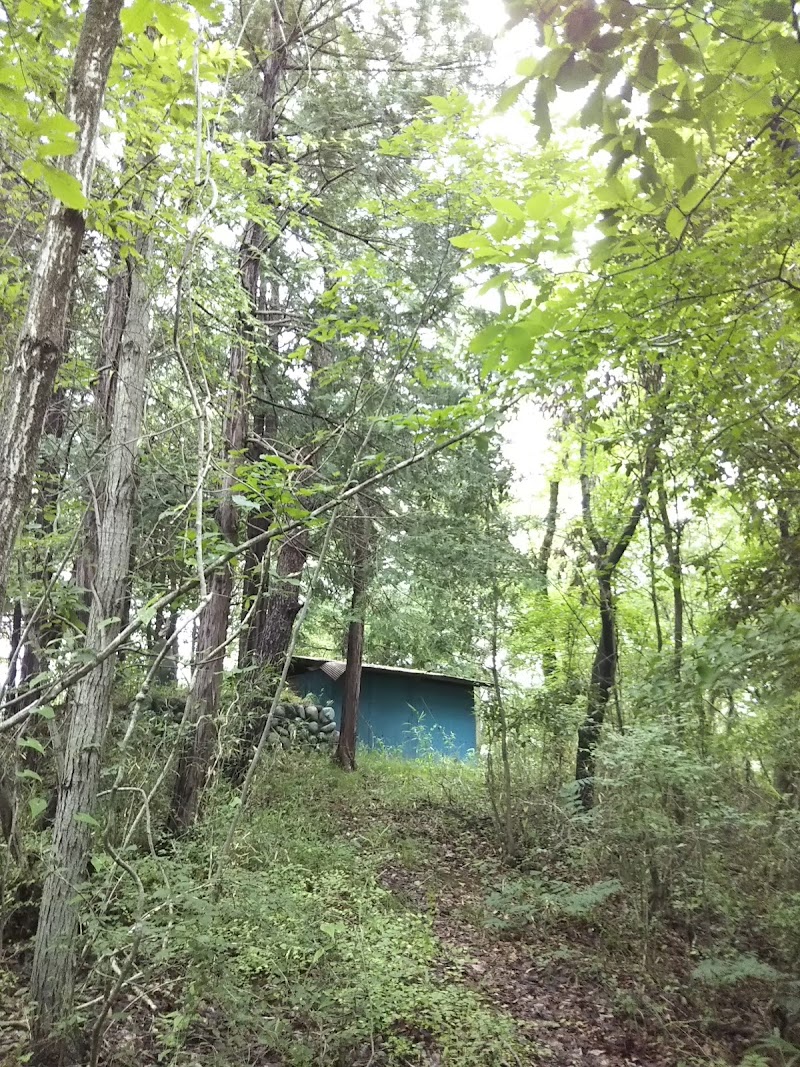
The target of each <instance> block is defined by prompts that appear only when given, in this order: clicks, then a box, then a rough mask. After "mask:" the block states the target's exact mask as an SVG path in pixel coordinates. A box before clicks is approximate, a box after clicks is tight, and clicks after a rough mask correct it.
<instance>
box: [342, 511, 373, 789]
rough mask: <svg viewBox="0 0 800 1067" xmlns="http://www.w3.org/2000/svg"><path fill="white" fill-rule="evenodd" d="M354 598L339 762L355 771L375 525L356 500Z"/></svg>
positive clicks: (343, 696)
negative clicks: (366, 614) (365, 617)
mask: <svg viewBox="0 0 800 1067" xmlns="http://www.w3.org/2000/svg"><path fill="white" fill-rule="evenodd" d="M352 529H353V541H352V559H353V595H352V599H351V602H350V624H349V626H348V630H347V667H346V669H345V672H344V683H343V694H342V720H341V724H340V729H339V743H338V745H337V747H336V761H337V762H338V764H339V765H340V767H342V768H343V769H344V770H346V771H354V770H355V769H356V737H357V733H358V713H359V705H360V701H361V667H362V662H363V659H364V615H365V613H366V607H367V594H368V592H369V583H370V576H371V569H372V568H371V563H372V540H373V538H372V522H371V520H370V519H369V517H368V516H367V515H366V514H365V513H364V511H363V510H362V507H361V503H360V501H358V500H357V501H356V514H355V516H354V518H353V520H352Z"/></svg>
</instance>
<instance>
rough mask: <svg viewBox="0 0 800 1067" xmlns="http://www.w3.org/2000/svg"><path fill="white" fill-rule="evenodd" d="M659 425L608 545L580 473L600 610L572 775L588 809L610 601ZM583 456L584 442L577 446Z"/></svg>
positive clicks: (610, 661) (603, 704) (611, 679)
mask: <svg viewBox="0 0 800 1067" xmlns="http://www.w3.org/2000/svg"><path fill="white" fill-rule="evenodd" d="M662 434H663V426H662V423H661V420H660V419H656V421H655V424H654V427H653V429H652V432H651V436H650V440H649V441H648V443H647V446H646V449H645V457H644V463H643V467H642V474H641V480H640V482H639V492H638V495H637V498H636V500H635V502H634V504H633V506H632V508H631V511H630V514H629V516H628V519H627V522H626V523H625V526H624V527H623V529H622V532H621V533H620V535H619V537H618V539H617V541H616V542H615V543H614V544H613V545H609V543H608V541H607V540H606V539H605V538H604V537H603V536H602V535H601V534H600V532H599V530H598V529H597V526H596V525H595V521H594V515H593V512H592V484H591V479H590V477H589V475H588V473H587V472H586V471H583V472H582V473H581V512H582V515H583V525H584V528H585V530H586V533H587V535H588V537H589V540H590V541H591V542H592V547H593V548H594V552H595V560H594V570H595V578H596V581H597V593H598V604H599V611H600V637H599V639H598V642H597V648H596V650H595V657H594V662H593V663H592V674H591V678H590V680H589V692H588V697H587V705H586V718H585V719H584V721H583V722H582V723H581V725H580V727H579V728H578V752H577V757H576V761H575V779H576V781H577V783H578V790H579V796H580V801H581V804H582V806H583V808H584V810H586V811H588V810H589V809H590V808H592V807H593V806H594V800H595V790H594V774H595V752H596V749H597V743H598V741H599V740H600V735H601V732H602V728H603V722H604V721H605V717H606V709H607V707H608V703H609V699H610V697H611V694H612V692H613V690H614V686H615V684H616V680H617V660H618V655H617V637H616V609H615V603H614V575H615V573H616V570H617V567H618V566H619V563H620V560H621V559H622V557H623V556H624V555H625V552H626V550H627V548H628V545H630V543H631V541H632V540H633V537H634V534H635V533H636V530H637V527H638V526H639V520H640V519H641V517H642V514H643V512H644V509H645V507H646V506H647V498H648V496H649V494H650V485H651V483H652V480H653V475H654V473H655V469H656V461H657V456H658V452H657V450H658V446H659V444H660V442H661V437H662ZM581 453H582V458H583V459H585V455H586V451H585V446H584V447H582V449H581Z"/></svg>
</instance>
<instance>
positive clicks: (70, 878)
mask: <svg viewBox="0 0 800 1067" xmlns="http://www.w3.org/2000/svg"><path fill="white" fill-rule="evenodd" d="M148 247H149V245H148V242H146V241H143V242H141V243H140V246H139V252H140V256H141V260H142V261H144V262H146V259H147V249H148ZM137 264H138V261H137V262H134V261H133V260H132V259H130V260H129V261H128V264H127V275H128V283H129V284H128V289H127V305H126V326H125V331H124V334H123V336H122V339H121V344H120V348H119V352H118V353H117V354H116V356H117V359H118V362H117V373H116V380H115V387H114V395H113V399H112V400H111V403H110V418H109V434H108V444H107V450H106V461H105V474H104V484H103V487H102V513H101V517H100V522H99V527H98V556H97V567H96V570H95V575H94V583H93V589H92V601H91V607H90V610H89V621H88V627H87V632H86V648H87V649H90V650H92V651H93V652H98V651H101V650H102V649H103V648H104V647H105V646H106V645H107V644H108V643H109V642H110V641H112V640H113V639H114V637H115V636H116V634H117V632H118V628H119V622H118V621H117V622H115V621H114V619H115V618H116V617H118V616H119V612H120V609H121V607H122V601H123V597H124V594H125V580H126V576H127V573H128V566H129V560H130V549H131V539H132V532H133V514H134V498H135V483H134V474H135V467H136V460H137V455H138V449H139V437H140V434H141V429H142V420H143V417H144V406H145V387H146V372H147V356H148V347H149V346H148V332H149V322H148V318H149V312H148V299H147V292H146V288H145V283H144V280H143V278H142V277H141V274H140V271H139V267H138V265H137ZM113 681H114V657H112V656H109V657H108V658H106V659H105V660H103V662H102V663H101V664H100V665H99V666H98V667H96V668H95V669H94V670H93V671H92V672H91V673H90V674H88V675H86V676H85V677H84V678H83V679H81V680H80V681H79V682H78V683H77V685H76V687H75V690H74V693H73V697H72V702H71V703H72V708H71V714H70V721H69V730H68V734H67V739H66V744H65V749H64V768H63V773H62V776H61V781H60V791H59V798H58V806H57V809H56V817H55V825H54V828H53V841H52V847H51V857H50V866H49V872H48V874H47V878H46V880H45V884H44V891H43V895H42V906H41V911H40V915H39V926H38V930H37V935H36V950H35V953H34V958H33V973H32V976H31V990H32V993H33V997H34V1000H35V1001H36V1005H37V1012H36V1016H35V1021H34V1039H35V1042H36V1047H37V1053H36V1055H37V1060H36V1061H35V1062H38V1063H50V1062H55V1061H60V1060H62V1059H64V1057H65V1056H66V1055H67V1054H68V1052H69V1050H70V1047H71V1046H73V1043H74V1037H75V1035H74V1032H70V1030H69V1021H70V1014H71V1009H72V995H73V984H74V977H75V952H76V944H75V942H76V937H77V926H78V898H77V891H78V887H79V885H80V883H81V882H82V881H83V879H84V877H85V872H86V863H87V859H88V855H89V848H90V839H91V819H92V818H93V814H94V812H95V808H96V800H97V789H98V782H99V775H100V761H101V754H102V748H103V742H104V739H105V731H106V724H107V722H108V713H109V704H110V699H111V690H112V685H113Z"/></svg>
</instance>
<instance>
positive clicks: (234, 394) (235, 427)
mask: <svg viewBox="0 0 800 1067" xmlns="http://www.w3.org/2000/svg"><path fill="white" fill-rule="evenodd" d="M284 6H285V5H284V0H276V2H275V3H274V4H273V5H272V17H271V21H270V27H269V32H268V35H267V44H266V47H265V58H264V59H263V61H262V62H261V63H260V64H258V66H257V69H258V72H259V74H260V76H261V86H260V92H259V97H260V100H259V103H260V105H261V108H260V115H259V120H258V127H257V130H256V132H255V139H256V140H258V141H259V142H260V143H261V144H262V145H263V152H262V159H263V161H264V162H265V163H266V164H270V163H272V162H273V155H274V144H273V142H274V137H275V123H276V107H277V99H278V88H279V85H280V79H281V75H282V73H283V67H284V63H285V60H286V47H287V41H286V39H285V37H284V34H285V27H284ZM266 244H267V235H266V233H265V230H264V227H263V226H262V224H261V223H260V222H256V221H254V220H252V219H251V220H250V221H248V223H247V226H246V227H245V232H244V234H243V236H242V241H241V244H240V245H239V284H240V286H241V289H242V292H243V294H244V296H245V299H246V303H247V310H246V311H244V312H242V314H241V315H240V317H239V322H238V324H237V333H238V339H237V341H236V343H235V344H234V345H233V346H232V347H231V352H230V357H229V363H228V399H227V405H226V413H225V429H224V440H225V475H224V478H223V486H222V502H221V504H220V507H219V509H218V512H217V522H218V525H219V527H220V530H221V532H222V534H223V536H224V537H225V538H226V540H228V541H229V542H230V543H231V544H234V543H236V541H238V536H239V516H238V509H237V508H236V505H235V504H234V502H233V493H232V489H233V486H234V485H235V484H236V482H237V481H238V478H237V477H236V467H237V466H238V465H239V463H240V462H241V453H242V451H243V449H244V447H245V444H246V442H247V436H248V434H247V427H248V421H249V413H250V396H251V367H250V361H251V349H252V342H253V330H254V324H255V322H256V317H257V314H258V310H259V293H260V289H261V259H262V255H263V253H264V249H265V247H266ZM210 592H211V594H212V595H211V599H210V601H209V603H208V604H207V605H206V607H205V609H204V610H203V613H202V616H201V620H200V626H199V629H198V639H197V648H196V662H197V667H196V670H195V673H194V678H193V680H192V687H191V691H190V693H189V699H188V713H187V723H188V726H189V729H190V736H189V737H188V738H187V740H186V743H185V746H184V750H183V752H182V753H181V755H180V757H179V760H178V771H177V777H176V780H175V787H174V792H173V805H172V811H171V814H170V818H169V824H170V826H171V828H172V830H173V831H174V832H180V831H182V830H186V829H188V828H189V827H190V826H191V825H192V824H193V823H194V822H195V820H196V819H197V816H198V814H199V808H200V800H201V797H202V791H203V787H204V785H205V783H206V782H207V780H208V775H209V765H210V759H211V755H212V752H213V745H214V736H215V729H216V727H215V722H216V718H217V711H218V705H219V693H220V686H221V681H222V677H221V673H222V668H223V661H224V648H221V647H220V646H222V645H223V644H224V642H225V639H226V637H227V632H228V622H229V618H230V605H231V597H232V592H233V573H232V571H231V570H230V569H229V568H227V567H226V568H224V570H221V571H219V572H217V573H216V574H215V575H214V577H213V578H212V582H211V589H210ZM238 765H239V764H238V762H237V766H238Z"/></svg>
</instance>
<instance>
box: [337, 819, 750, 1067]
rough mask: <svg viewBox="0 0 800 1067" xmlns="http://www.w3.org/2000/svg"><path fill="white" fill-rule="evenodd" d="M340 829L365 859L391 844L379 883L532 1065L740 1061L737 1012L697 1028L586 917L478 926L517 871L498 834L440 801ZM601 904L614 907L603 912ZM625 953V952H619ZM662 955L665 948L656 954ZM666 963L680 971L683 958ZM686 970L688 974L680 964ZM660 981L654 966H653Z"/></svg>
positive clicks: (616, 1066) (743, 1033)
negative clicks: (428, 930) (418, 922)
mask: <svg viewBox="0 0 800 1067" xmlns="http://www.w3.org/2000/svg"><path fill="white" fill-rule="evenodd" d="M339 815H340V818H341V820H342V824H343V825H345V824H346V823H347V822H349V823H350V828H349V829H348V830H345V831H343V832H344V833H345V834H346V836H348V837H350V838H351V839H354V840H356V841H360V842H361V843H362V847H364V850H365V852H366V853H369V852H370V851H371V850H372V848H373V847H374V842H375V841H376V840H379V841H381V843H382V846H383V848H390V847H391V846H390V842H392V843H393V844H394V846H395V847H396V854H395V856H394V857H393V858H392V859H391V861H390V862H386V861H385V860H384V863H383V866H382V868H381V871H380V880H381V883H382V884H383V885H384V886H385V887H386V888H387V889H389V890H391V892H393V893H394V894H395V895H396V896H397V897H398V898H399V899H400V900H402V901H403V902H404V904H405V905H406V906H407V907H410V908H414V909H416V910H417V911H419V912H422V913H425V914H428V915H429V916H430V917H431V920H432V923H433V930H434V932H435V934H436V936H437V937H438V938H439V940H440V942H441V944H442V945H443V946H444V948H445V950H446V952H447V955H448V956H449V958H450V961H451V967H452V968H453V971H454V973H455V974H456V975H457V976H458V978H459V980H461V981H463V982H464V983H465V984H466V985H467V986H469V987H471V988H474V989H475V990H476V991H478V992H479V993H480V994H481V995H482V996H484V997H485V998H487V999H488V1000H489V1001H490V1002H491V1003H492V1004H493V1005H494V1006H495V1007H496V1008H497V1009H498V1010H499V1011H502V1012H503V1013H505V1014H507V1015H508V1016H510V1017H511V1018H512V1019H513V1020H514V1021H515V1023H516V1025H517V1027H518V1031H519V1033H520V1035H521V1037H522V1039H523V1041H524V1043H525V1046H526V1048H527V1051H528V1054H529V1056H530V1060H529V1062H530V1063H531V1064H539V1063H541V1064H550V1065H552V1067H648V1065H650V1067H660V1065H664V1067H667V1065H669V1067H676V1065H679V1064H680V1065H688V1064H714V1065H719V1067H722V1065H723V1064H729V1063H738V1062H739V1055H740V1054H741V1052H742V1050H743V1047H744V1046H745V1045H746V1044H747V1038H748V1036H750V1037H752V1034H748V1032H747V1025H746V1024H745V1025H744V1026H742V1023H741V1021H739V1022H737V1021H736V1019H737V1018H738V1017H739V1013H738V1010H731V1011H730V1012H728V1013H726V1014H727V1020H725V1019H720V1020H718V1021H717V1025H716V1027H715V1028H716V1029H718V1030H720V1031H722V1033H721V1034H720V1035H718V1036H710V1035H709V1033H708V1032H707V1030H708V1026H707V1024H708V1023H710V1022H711V1020H710V1019H704V1020H696V1022H701V1021H702V1023H703V1028H702V1029H699V1028H698V1027H697V1026H696V1025H694V1024H693V1021H692V1020H689V1019H687V1018H685V1016H686V1011H685V1008H681V1007H679V1006H678V1004H677V1003H676V999H677V998H676V997H675V996H674V994H675V993H677V992H678V987H677V985H674V984H673V986H672V988H671V989H670V990H669V992H671V993H672V994H673V995H672V996H669V995H665V991H664V989H663V987H661V986H660V983H659V981H658V979H656V978H655V977H654V976H653V975H651V974H650V973H648V968H647V966H645V964H644V961H642V960H641V959H636V958H635V957H634V958H631V956H630V955H629V954H628V953H627V952H626V951H623V954H622V958H621V959H620V958H617V959H616V960H613V959H611V958H609V952H608V949H607V947H606V946H605V945H604V944H602V943H598V942H600V941H601V939H600V938H598V930H597V929H596V927H595V926H594V925H593V924H592V923H591V922H589V921H583V920H580V921H579V920H572V921H563V920H560V921H555V922H550V921H547V917H545V916H542V917H540V918H543V919H544V920H545V921H543V922H537V921H536V919H537V917H536V916H532V917H531V921H530V922H529V923H525V924H524V925H523V926H522V928H520V927H519V926H518V925H517V924H515V928H514V930H513V932H511V931H509V932H507V933H504V932H503V931H502V930H497V929H493V928H492V927H491V926H487V900H490V899H491V891H490V888H489V887H492V886H494V887H498V886H501V885H502V884H503V883H504V882H508V880H509V879H513V878H514V877H515V876H516V875H517V874H518V868H517V866H516V865H509V863H508V862H507V861H506V860H505V859H504V857H503V855H502V851H501V849H500V848H499V845H498V842H497V840H496V837H497V835H496V831H495V829H494V827H493V826H492V825H491V823H489V822H488V821H483V822H480V823H476V822H475V821H472V820H470V819H469V818H466V819H465V813H464V812H463V811H460V810H459V809H458V808H454V807H452V806H450V805H447V804H435V803H434V804H422V805H420V806H417V807H415V808H414V809H412V810H410V809H408V808H404V809H402V810H399V811H398V810H397V809H396V808H392V807H391V806H385V805H381V804H380V803H377V804H376V805H375V806H373V807H372V808H371V809H369V810H362V811H361V812H360V813H359V814H358V816H357V819H356V822H355V825H354V824H353V812H352V810H350V811H349V812H347V811H344V810H342V811H340V812H339ZM606 906H607V907H609V906H613V905H606ZM624 949H625V946H623V950H624ZM663 949H664V950H665V953H662V960H661V963H662V965H663V963H664V959H663V956H664V955H665V954H666V955H667V956H669V953H670V949H669V947H668V946H667V945H664V946H663ZM667 962H668V963H669V964H670V965H671V967H672V968H673V974H672V975H671V979H672V980H673V982H675V981H676V975H675V973H674V970H680V969H681V964H682V962H683V961H681V959H680V953H678V954H674V953H673V958H671V959H668V960H667ZM683 969H684V970H685V969H686V968H685V967H684V968H683ZM661 977H663V966H662V968H661Z"/></svg>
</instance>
